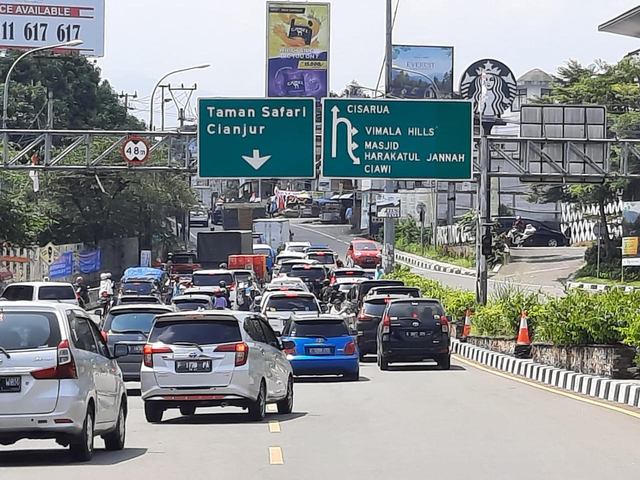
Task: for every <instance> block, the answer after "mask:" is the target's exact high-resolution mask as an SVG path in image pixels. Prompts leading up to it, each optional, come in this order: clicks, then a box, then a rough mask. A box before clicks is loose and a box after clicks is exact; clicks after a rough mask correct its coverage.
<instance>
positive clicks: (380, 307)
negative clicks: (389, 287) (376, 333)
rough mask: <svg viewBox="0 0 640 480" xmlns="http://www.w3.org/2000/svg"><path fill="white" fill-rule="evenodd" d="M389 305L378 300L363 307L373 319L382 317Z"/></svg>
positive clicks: (366, 303)
mask: <svg viewBox="0 0 640 480" xmlns="http://www.w3.org/2000/svg"><path fill="white" fill-rule="evenodd" d="M386 306H387V303H386V302H385V301H384V300H376V301H374V302H365V303H364V305H363V306H362V308H363V310H364V313H365V314H366V315H370V316H372V317H381V316H382V312H384V309H385V308H386Z"/></svg>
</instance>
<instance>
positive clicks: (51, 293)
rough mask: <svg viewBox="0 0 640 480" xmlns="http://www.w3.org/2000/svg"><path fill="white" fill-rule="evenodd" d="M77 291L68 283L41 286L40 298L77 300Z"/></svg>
mask: <svg viewBox="0 0 640 480" xmlns="http://www.w3.org/2000/svg"><path fill="white" fill-rule="evenodd" d="M75 298H76V293H75V292H74V291H73V288H72V287H70V286H68V285H51V286H46V287H40V289H39V290H38V300H75Z"/></svg>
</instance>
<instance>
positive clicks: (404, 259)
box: [396, 251, 476, 277]
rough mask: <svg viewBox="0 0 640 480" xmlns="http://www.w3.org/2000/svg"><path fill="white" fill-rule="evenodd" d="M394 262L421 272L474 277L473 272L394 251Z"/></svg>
mask: <svg viewBox="0 0 640 480" xmlns="http://www.w3.org/2000/svg"><path fill="white" fill-rule="evenodd" d="M396 261H397V262H398V263H401V264H403V265H406V266H408V267H415V268H420V269H422V270H433V271H435V272H443V273H454V274H456V275H467V276H469V277H475V276H476V272H475V270H469V269H468V268H463V267H458V266H456V265H449V264H448V263H442V262H436V261H435V260H429V259H425V258H423V257H420V256H418V255H413V254H411V253H406V252H400V251H396Z"/></svg>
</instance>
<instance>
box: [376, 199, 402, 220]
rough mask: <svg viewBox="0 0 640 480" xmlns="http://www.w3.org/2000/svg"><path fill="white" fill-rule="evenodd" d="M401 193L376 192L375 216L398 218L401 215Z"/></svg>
mask: <svg viewBox="0 0 640 480" xmlns="http://www.w3.org/2000/svg"><path fill="white" fill-rule="evenodd" d="M401 198H402V197H401V195H395V194H388V193H383V194H378V197H377V199H376V212H377V213H376V216H377V217H378V218H400V217H401V216H402V206H401V203H402V200H401Z"/></svg>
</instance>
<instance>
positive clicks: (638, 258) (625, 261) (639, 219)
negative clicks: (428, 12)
mask: <svg viewBox="0 0 640 480" xmlns="http://www.w3.org/2000/svg"><path fill="white" fill-rule="evenodd" d="M622 237H623V238H622V266H623V267H638V266H640V253H639V252H638V243H639V242H638V239H639V237H640V202H624V204H623V210H622Z"/></svg>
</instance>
